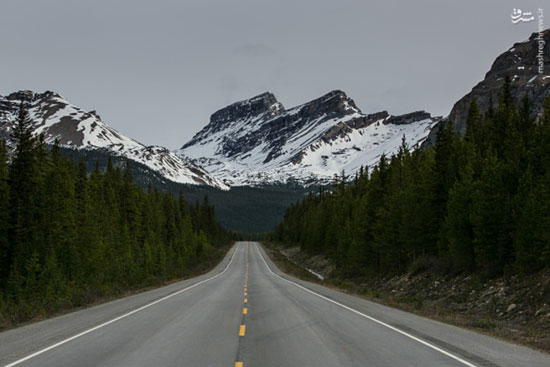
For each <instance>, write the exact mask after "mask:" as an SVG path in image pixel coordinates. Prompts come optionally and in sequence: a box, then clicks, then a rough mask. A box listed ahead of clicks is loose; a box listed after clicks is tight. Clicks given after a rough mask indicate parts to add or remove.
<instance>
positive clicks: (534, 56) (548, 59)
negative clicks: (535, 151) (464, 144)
mask: <svg viewBox="0 0 550 367" xmlns="http://www.w3.org/2000/svg"><path fill="white" fill-rule="evenodd" d="M541 42H544V44H543V47H542V49H541V51H542V52H541V53H540V54H539V44H541ZM539 55H542V58H543V64H544V66H545V67H543V69H544V70H542V71H546V73H543V72H540V71H539V61H540V56H539ZM549 65H550V29H547V30H545V31H543V32H542V33H541V35H540V38H539V33H533V34H532V35H531V37H529V39H528V40H526V41H524V42H518V43H515V44H514V45H513V46H512V47H511V48H510V49H508V50H507V51H506V52H504V53H502V54H501V55H500V56H498V57H497V58H496V60H495V61H494V62H493V65H492V66H491V69H490V70H489V71H488V72H487V74H485V78H484V79H483V80H482V81H481V82H479V83H478V84H477V85H476V86H474V87H473V88H472V90H471V91H470V92H469V93H468V94H466V95H465V96H464V97H462V98H461V99H460V100H458V101H457V102H456V103H455V104H454V106H453V108H452V110H451V113H450V114H449V119H450V120H451V121H452V122H453V126H454V128H455V130H457V131H460V132H461V133H463V134H464V133H465V132H466V118H467V116H468V108H469V106H470V103H471V101H472V100H473V99H474V98H475V99H476V103H477V104H478V106H479V108H480V110H481V112H482V113H485V112H487V110H488V109H489V102H490V100H491V99H492V101H493V103H494V104H496V103H497V102H498V95H499V93H500V91H501V90H502V86H503V84H504V78H505V76H509V77H510V78H511V82H512V85H511V87H512V88H511V92H512V97H513V99H514V102H515V103H517V102H519V101H520V100H521V98H522V97H523V96H524V95H525V94H527V95H528V96H529V98H530V99H531V101H532V102H533V108H534V112H535V113H536V114H539V113H540V112H542V106H543V101H544V98H546V97H547V96H550V71H549V69H548V66H549Z"/></svg>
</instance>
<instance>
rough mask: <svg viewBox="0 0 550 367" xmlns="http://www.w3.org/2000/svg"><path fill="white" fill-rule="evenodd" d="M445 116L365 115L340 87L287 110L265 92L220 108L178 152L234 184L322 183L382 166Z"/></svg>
mask: <svg viewBox="0 0 550 367" xmlns="http://www.w3.org/2000/svg"><path fill="white" fill-rule="evenodd" d="M439 119H440V118H433V117H431V116H430V114H429V113H427V112H424V111H418V112H413V113H409V114H406V115H401V116H391V115H389V114H388V113H387V112H386V111H382V112H378V113H373V114H368V115H366V114H363V113H362V112H361V111H360V110H359V108H357V106H356V105H355V103H354V101H353V100H352V99H350V98H349V97H347V96H346V94H345V93H344V92H342V91H338V90H335V91H332V92H330V93H328V94H326V95H324V96H322V97H321V98H318V99H315V100H313V101H310V102H308V103H305V104H302V105H300V106H297V107H293V108H290V109H288V110H287V109H285V108H284V106H283V105H282V104H281V103H280V102H278V101H277V99H276V98H275V96H274V95H273V94H271V93H264V94H261V95H258V96H256V97H254V98H251V99H248V100H245V101H241V102H237V103H234V104H232V105H230V106H228V107H225V108H223V109H221V110H219V111H217V112H215V113H214V114H213V115H212V116H211V117H210V123H209V124H208V125H207V126H206V127H204V128H203V129H202V130H201V131H200V132H198V133H197V134H196V135H195V136H194V137H193V138H192V139H191V140H190V141H189V142H188V143H186V144H185V145H184V146H183V147H182V148H181V149H180V151H179V153H180V154H181V155H185V156H187V157H189V158H192V159H193V160H194V162H195V163H197V164H200V165H201V166H203V167H204V168H205V169H207V170H208V171H209V172H210V173H211V174H213V175H214V176H216V177H217V178H219V179H221V180H223V181H224V182H225V183H227V184H228V185H231V186H241V185H249V184H252V185H254V184H261V183H274V182H288V181H289V180H291V181H299V182H302V183H307V182H310V181H311V182H314V181H319V180H321V181H323V180H330V179H331V178H332V177H333V176H334V174H339V173H340V172H341V171H342V170H344V171H345V172H346V173H347V174H353V173H354V172H356V171H357V170H359V169H360V167H361V166H365V167H367V166H372V165H374V164H376V163H377V162H378V160H379V159H380V156H381V155H382V154H383V153H385V154H386V155H391V154H392V153H395V152H397V150H398V148H399V146H400V145H401V140H402V138H403V136H405V137H406V141H407V143H408V144H409V146H411V147H415V146H418V145H419V143H421V142H422V141H423V140H424V139H425V138H426V137H427V135H428V134H429V132H430V129H431V128H432V126H433V125H434V124H436V123H437V122H438V121H439Z"/></svg>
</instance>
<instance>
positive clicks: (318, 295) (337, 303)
mask: <svg viewBox="0 0 550 367" xmlns="http://www.w3.org/2000/svg"><path fill="white" fill-rule="evenodd" d="M255 246H256V250H257V251H258V253H259V255H260V258H261V259H262V261H263V263H264V264H265V266H266V268H267V270H269V272H270V273H271V274H273V275H275V276H276V277H277V278H279V279H282V280H284V281H285V282H287V283H290V284H292V285H294V286H296V287H298V288H300V289H302V290H304V291H306V292H308V293H311V294H314V295H316V296H317V297H319V298H322V299H324V300H326V301H329V302H331V303H333V304H335V305H337V306H340V307H342V308H344V309H346V310H348V311H351V312H353V313H355V314H357V315H359V316H362V317H364V318H366V319H369V320H371V321H373V322H375V323H377V324H379V325H382V326H384V327H386V328H388V329H390V330H393V331H395V332H398V333H399V334H401V335H404V336H406V337H407V338H410V339H412V340H414V341H416V342H418V343H420V344H423V345H425V346H427V347H428V348H431V349H433V350H435V351H437V352H439V353H442V354H444V355H446V356H447V357H449V358H452V359H454V360H455V361H458V362H460V363H462V364H463V365H465V366H468V367H478V366H476V365H475V364H472V363H470V362H468V361H466V360H464V359H462V358H460V357H459V356H456V355H454V354H452V353H449V352H447V351H446V350H443V349H441V348H439V347H437V346H435V345H433V344H430V343H428V342H426V341H424V340H422V339H420V338H417V337H416V336H414V335H411V334H409V333H407V332H405V331H403V330H400V329H398V328H396V327H394V326H391V325H389V324H386V323H385V322H383V321H380V320H378V319H375V318H374V317H372V316H369V315H367V314H364V313H362V312H360V311H357V310H356V309H353V308H351V307H349V306H346V305H344V304H342V303H340V302H337V301H335V300H333V299H330V298H328V297H326V296H323V295H322V294H319V293H317V292H314V291H312V290H311V289H308V288H306V287H304V286H302V285H300V284H298V283H295V282H293V281H291V280H288V279H286V278H283V277H282V276H280V275H278V274H276V273H275V272H273V270H271V268H270V267H269V265H267V262H266V261H265V259H264V256H263V255H262V252H261V251H260V248H259V246H258V245H257V244H256V245H255Z"/></svg>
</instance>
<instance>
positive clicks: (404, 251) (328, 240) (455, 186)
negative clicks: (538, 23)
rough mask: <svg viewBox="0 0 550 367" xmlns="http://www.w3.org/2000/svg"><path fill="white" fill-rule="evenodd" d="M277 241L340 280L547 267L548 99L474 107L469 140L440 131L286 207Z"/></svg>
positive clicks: (506, 96) (487, 274)
mask: <svg viewBox="0 0 550 367" xmlns="http://www.w3.org/2000/svg"><path fill="white" fill-rule="evenodd" d="M271 239H272V240H274V241H278V242H282V243H287V244H296V245H299V246H300V248H301V249H302V250H303V251H307V252H311V253H323V254H325V255H327V256H328V257H330V258H332V259H333V260H334V261H335V263H336V265H337V267H338V269H339V271H341V272H342V275H344V276H345V275H357V274H380V273H395V274H399V273H404V272H405V271H407V270H408V269H409V267H410V266H413V265H414V266H416V267H418V268H419V271H420V270H422V269H421V268H422V267H424V268H426V267H438V268H439V269H440V270H441V271H442V272H453V273H462V272H467V273H476V274H479V275H480V276H481V277H484V278H491V277H495V276H499V275H502V274H528V273H533V272H536V271H539V270H541V269H543V268H544V267H548V266H550V98H547V99H546V101H545V109H544V115H543V116H541V117H540V118H539V120H538V123H536V122H535V117H534V116H532V114H531V102H530V100H529V98H527V97H525V98H524V99H523V100H522V102H521V104H520V105H519V106H515V105H514V104H513V103H512V101H511V94H510V83H509V80H508V81H507V83H506V84H505V87H504V90H503V92H502V94H501V97H500V100H499V103H498V106H497V109H496V110H492V109H491V110H489V111H488V112H487V114H486V115H485V116H484V117H483V116H482V115H481V113H480V111H479V109H478V107H477V105H476V103H475V101H474V102H473V103H472V105H471V106H470V111H469V117H468V121H467V133H466V135H465V136H464V137H461V136H460V135H459V134H457V133H455V132H453V131H452V130H451V128H450V125H448V126H447V125H444V124H441V125H440V126H439V130H438V134H437V140H436V143H435V146H433V147H431V148H428V149H426V150H421V149H416V150H414V151H412V152H411V151H410V150H409V148H408V147H407V145H406V144H405V143H403V144H402V146H401V148H400V150H399V152H398V153H397V154H396V155H394V156H392V157H390V158H387V157H385V156H382V157H381V159H380V162H379V164H378V165H377V166H376V167H375V168H374V169H373V170H372V172H367V171H366V170H361V172H359V173H358V174H357V175H356V176H355V177H354V178H353V179H351V180H349V179H348V178H347V177H346V176H345V175H342V176H341V177H338V178H337V180H335V184H334V189H333V190H330V191H329V190H320V191H319V192H318V193H312V194H310V195H309V196H308V197H307V198H305V199H304V200H302V201H300V202H298V203H297V204H296V205H293V206H292V207H290V208H289V209H288V210H287V212H286V215H285V217H284V220H283V221H282V222H281V223H280V224H279V225H278V227H277V229H276V230H275V231H274V232H273V234H272V235H271Z"/></svg>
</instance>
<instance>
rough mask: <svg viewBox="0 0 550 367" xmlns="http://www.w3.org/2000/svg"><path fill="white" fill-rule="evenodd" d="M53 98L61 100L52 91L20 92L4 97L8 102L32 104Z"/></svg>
mask: <svg viewBox="0 0 550 367" xmlns="http://www.w3.org/2000/svg"><path fill="white" fill-rule="evenodd" d="M55 97H57V98H62V97H61V96H60V95H59V94H57V93H55V92H52V91H46V92H44V93H36V92H34V91H31V90H20V91H18V92H14V93H11V94H9V95H8V96H7V97H6V99H7V100H9V101H20V102H23V103H32V102H35V101H38V100H43V99H49V98H55Z"/></svg>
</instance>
